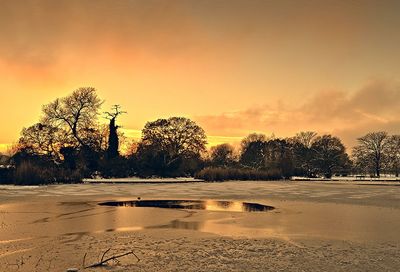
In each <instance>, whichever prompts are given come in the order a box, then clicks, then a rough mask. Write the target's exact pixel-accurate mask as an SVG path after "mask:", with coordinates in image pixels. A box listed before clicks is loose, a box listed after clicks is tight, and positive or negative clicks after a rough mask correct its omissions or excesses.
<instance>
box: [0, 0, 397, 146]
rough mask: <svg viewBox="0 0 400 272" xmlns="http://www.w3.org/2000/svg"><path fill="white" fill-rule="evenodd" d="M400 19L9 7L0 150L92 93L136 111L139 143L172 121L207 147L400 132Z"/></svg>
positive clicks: (178, 4) (217, 8) (72, 5)
mask: <svg viewBox="0 0 400 272" xmlns="http://www.w3.org/2000/svg"><path fill="white" fill-rule="evenodd" d="M399 12H400V1H397V0H393V1H390V0H376V1H370V0H363V1H356V0H354V1H351V0H348V1H330V0H291V1H288V0H262V1H261V0H241V1H239V0H212V1H209V0H201V1H198V0H181V1H180V0H179V1H178V0H168V1H165V0H163V1H156V0H141V1H139V0H136V1H133V0H108V1H104V0H67V1H66V0H58V1H53V0H47V1H46V0H24V1H14V0H0V34H1V37H0V101H1V105H0V123H1V124H2V126H1V133H0V151H4V150H5V149H6V148H7V146H8V145H9V144H11V143H13V142H16V141H17V139H18V137H19V133H20V131H21V129H22V127H27V126H30V125H32V124H34V123H35V122H37V121H38V119H39V117H40V112H41V106H42V105H44V104H47V103H49V102H51V101H52V100H54V99H55V98H57V97H63V96H66V95H68V94H69V93H71V92H72V91H73V90H75V89H77V88H79V87H87V86H91V87H95V88H96V89H97V91H98V94H99V96H100V97H101V98H102V99H104V100H105V101H106V102H105V104H104V110H106V109H108V108H109V107H110V106H111V105H113V104H120V105H122V107H123V109H125V110H126V111H128V114H127V115H124V116H123V117H121V119H120V123H121V125H123V127H124V131H125V133H126V134H127V135H128V136H132V137H140V130H141V129H142V128H143V126H144V124H145V123H146V122H147V121H152V120H155V119H158V118H167V117H171V116H184V117H188V118H191V119H193V120H194V121H196V122H197V123H198V124H199V125H200V126H202V127H203V128H204V129H205V131H206V133H207V135H208V137H209V143H210V145H214V144H217V143H222V142H232V143H234V142H238V141H239V140H240V138H241V137H243V136H246V135H247V134H249V133H252V132H258V133H265V134H267V135H271V134H274V135H276V136H278V137H287V136H292V135H294V134H295V133H296V132H299V131H305V130H314V131H317V132H319V133H321V134H322V133H332V134H334V135H336V136H339V137H341V138H342V140H343V142H344V143H345V145H346V146H347V147H351V146H353V145H354V144H355V143H356V139H357V137H359V136H362V135H363V134H365V133H366V132H369V131H377V130H386V131H388V132H390V133H400V99H399V98H400V49H399V44H400V31H399V29H400V16H398V14H399Z"/></svg>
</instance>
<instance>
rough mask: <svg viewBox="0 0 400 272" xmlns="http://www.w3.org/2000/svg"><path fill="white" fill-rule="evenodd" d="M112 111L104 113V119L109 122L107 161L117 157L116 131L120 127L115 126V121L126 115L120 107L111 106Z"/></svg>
mask: <svg viewBox="0 0 400 272" xmlns="http://www.w3.org/2000/svg"><path fill="white" fill-rule="evenodd" d="M112 110H113V111H112V112H104V114H105V115H106V118H107V119H108V120H110V123H109V135H108V148H107V155H108V158H109V159H113V158H116V157H118V156H119V139H118V132H117V130H118V128H120V126H117V125H116V120H117V117H118V116H120V115H121V114H124V113H127V112H126V111H121V106H120V105H113V106H112Z"/></svg>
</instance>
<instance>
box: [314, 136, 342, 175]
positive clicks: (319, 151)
mask: <svg viewBox="0 0 400 272" xmlns="http://www.w3.org/2000/svg"><path fill="white" fill-rule="evenodd" d="M311 149H312V151H313V158H312V164H313V166H314V167H315V169H316V171H317V173H319V174H322V175H324V176H325V177H327V178H330V177H332V175H333V174H335V173H337V172H340V171H342V170H343V169H344V168H345V167H346V165H348V162H349V158H348V155H347V154H346V148H345V147H344V145H343V144H342V142H341V141H340V139H339V138H337V137H334V136H332V135H323V136H319V137H317V138H316V139H315V140H314V142H313V143H312V145H311Z"/></svg>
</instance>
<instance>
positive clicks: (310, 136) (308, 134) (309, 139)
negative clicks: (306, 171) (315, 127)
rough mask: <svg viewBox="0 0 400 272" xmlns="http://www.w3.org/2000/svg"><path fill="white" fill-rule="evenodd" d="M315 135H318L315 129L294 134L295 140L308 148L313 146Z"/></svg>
mask: <svg viewBox="0 0 400 272" xmlns="http://www.w3.org/2000/svg"><path fill="white" fill-rule="evenodd" d="M315 137H317V133H316V132H314V131H301V132H299V133H297V134H296V136H294V140H295V141H296V142H298V143H300V144H302V145H304V146H305V147H306V148H311V145H312V144H313V142H314V140H315Z"/></svg>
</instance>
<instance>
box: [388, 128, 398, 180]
mask: <svg viewBox="0 0 400 272" xmlns="http://www.w3.org/2000/svg"><path fill="white" fill-rule="evenodd" d="M387 158H388V166H389V167H390V169H391V170H392V171H393V173H394V174H395V175H396V177H398V176H399V172H400V135H392V136H390V137H389V139H388V147H387Z"/></svg>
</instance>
